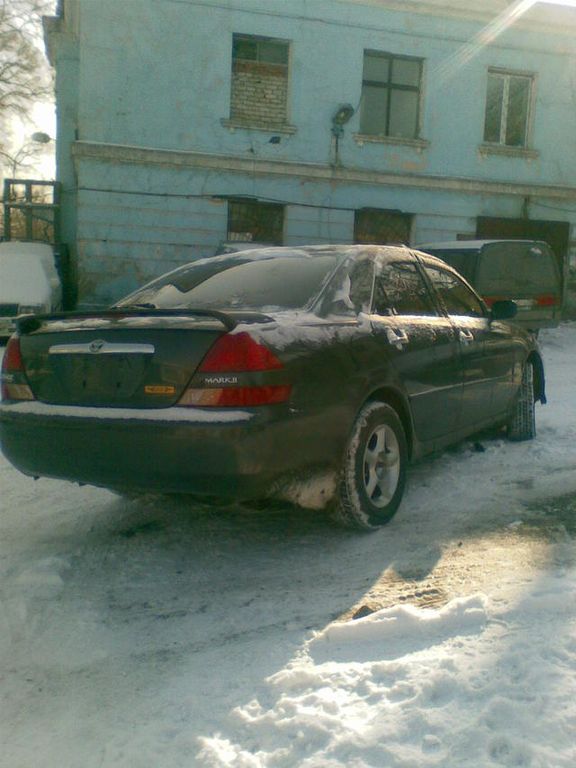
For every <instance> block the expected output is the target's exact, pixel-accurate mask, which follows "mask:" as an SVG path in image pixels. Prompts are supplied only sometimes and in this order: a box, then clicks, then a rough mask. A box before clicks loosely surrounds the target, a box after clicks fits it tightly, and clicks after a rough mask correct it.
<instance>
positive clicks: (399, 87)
mask: <svg viewBox="0 0 576 768" xmlns="http://www.w3.org/2000/svg"><path fill="white" fill-rule="evenodd" d="M368 56H372V57H374V58H381V59H386V60H387V61H388V62H389V67H388V79H387V82H386V83H384V82H382V81H377V80H370V79H368V78H366V77H365V75H364V70H365V68H366V57H368ZM396 60H399V61H412V62H417V63H418V64H419V65H420V72H419V78H418V85H417V86H416V85H403V84H399V83H394V82H393V71H394V61H396ZM362 62H363V69H362V86H361V98H360V102H361V107H360V135H361V136H367V137H370V136H373V137H380V138H385V139H390V140H397V141H400V142H401V141H407V142H412V141H416V142H417V141H420V140H421V128H422V126H421V117H422V96H423V85H424V63H425V60H424V59H423V58H421V57H419V56H406V55H404V54H395V53H390V52H388V51H377V50H374V49H371V48H366V49H364V54H363V59H362ZM365 86H369V87H371V88H380V89H382V90H383V91H385V92H386V125H385V127H384V131H380V132H378V133H370V132H368V131H366V126H365V122H364V119H365V118H364V115H365V112H364V110H365V101H364V88H365ZM394 91H404V92H409V93H416V95H417V101H416V120H415V131H414V135H413V136H401V135H397V134H393V133H390V121H391V114H392V110H391V101H392V95H393V92H394Z"/></svg>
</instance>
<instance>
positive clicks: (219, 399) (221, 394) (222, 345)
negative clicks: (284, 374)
mask: <svg viewBox="0 0 576 768" xmlns="http://www.w3.org/2000/svg"><path fill="white" fill-rule="evenodd" d="M283 367H284V366H283V364H282V362H281V361H280V360H279V359H278V358H277V357H276V355H275V354H274V353H273V352H272V351H271V350H270V349H268V347H267V346H265V345H264V344H262V343H260V342H258V341H256V340H255V339H254V338H252V336H250V334H249V333H245V332H242V333H228V334H226V335H224V336H221V337H220V338H219V339H218V341H217V342H216V343H215V344H214V346H213V347H212V348H211V349H210V351H209V352H208V354H207V355H206V357H205V358H204V360H203V361H202V364H201V365H200V367H199V369H198V373H200V374H207V373H208V374H218V375H215V376H214V379H215V382H214V383H216V384H218V383H223V384H225V385H226V386H222V387H218V386H216V387H194V386H191V387H189V388H188V389H187V390H186V391H185V392H184V394H183V395H182V397H181V398H180V401H179V403H178V404H179V405H184V406H192V407H194V406H196V407H216V408H242V407H244V408H246V407H250V406H257V405H272V404H275V403H284V402H286V401H287V400H288V399H289V397H290V392H291V389H292V388H291V386H290V385H289V384H271V385H265V386H238V385H237V379H236V376H235V374H238V373H262V372H266V371H278V370H281V369H282V368H283Z"/></svg>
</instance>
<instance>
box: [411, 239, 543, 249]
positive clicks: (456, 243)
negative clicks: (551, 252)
mask: <svg viewBox="0 0 576 768" xmlns="http://www.w3.org/2000/svg"><path fill="white" fill-rule="evenodd" d="M495 243H500V244H502V243H529V244H530V245H535V244H538V245H547V243H545V242H544V241H542V240H516V239H514V238H493V239H491V240H448V241H446V242H439V243H422V244H421V245H418V246H416V247H417V249H418V250H419V251H424V252H426V249H427V248H433V249H438V250H444V251H450V250H454V251H456V250H457V251H477V250H479V249H480V248H483V247H484V246H485V245H492V244H495Z"/></svg>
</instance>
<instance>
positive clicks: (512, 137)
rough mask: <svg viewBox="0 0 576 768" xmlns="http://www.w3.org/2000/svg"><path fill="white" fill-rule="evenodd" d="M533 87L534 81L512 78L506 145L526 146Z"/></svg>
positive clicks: (526, 78)
mask: <svg viewBox="0 0 576 768" xmlns="http://www.w3.org/2000/svg"><path fill="white" fill-rule="evenodd" d="M531 85H532V81H531V79H530V78H528V77H510V90H509V95H508V120H507V123H506V144H508V146H511V147H523V146H524V145H525V144H526V128H527V125H528V107H529V104H530V86H531Z"/></svg>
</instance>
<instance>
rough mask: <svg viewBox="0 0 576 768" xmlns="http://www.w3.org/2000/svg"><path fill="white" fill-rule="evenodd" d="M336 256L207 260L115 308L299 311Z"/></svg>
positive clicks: (316, 287)
mask: <svg viewBox="0 0 576 768" xmlns="http://www.w3.org/2000/svg"><path fill="white" fill-rule="evenodd" d="M338 261H339V257H338V255H337V254H322V255H320V254H319V255H311V256H304V257H301V258H298V257H290V256H278V257H274V258H257V259H246V258H243V257H238V256H234V257H228V258H227V257H220V258H216V259H214V260H213V261H207V260H202V261H201V262H199V263H198V264H191V265H188V266H186V267H183V268H182V269H180V270H177V271H175V272H172V273H170V274H168V275H164V276H163V277H161V278H159V279H158V280H155V281H154V282H153V283H151V284H150V285H148V286H146V287H144V288H143V289H142V290H141V291H137V292H136V293H133V294H131V295H130V296H129V297H128V298H126V299H124V300H123V301H121V302H119V303H118V304H117V305H116V306H127V305H148V304H149V305H151V307H157V308H158V309H172V308H179V307H183V308H184V307H185V308H194V309H201V308H211V309H216V308H229V309H266V308H275V309H299V308H303V307H306V306H307V305H308V304H310V302H311V301H312V299H313V298H315V297H316V296H317V294H318V293H319V291H320V289H321V288H322V286H323V284H324V281H325V280H326V279H327V278H328V276H329V275H330V274H331V273H332V272H333V270H334V269H335V267H336V265H337V263H338Z"/></svg>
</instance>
